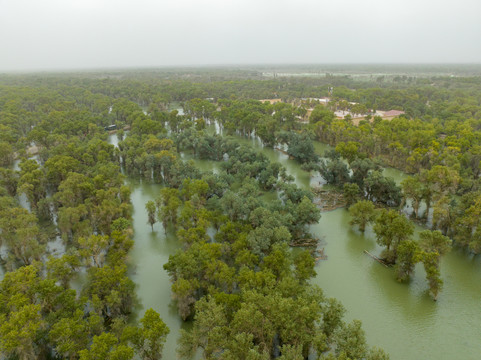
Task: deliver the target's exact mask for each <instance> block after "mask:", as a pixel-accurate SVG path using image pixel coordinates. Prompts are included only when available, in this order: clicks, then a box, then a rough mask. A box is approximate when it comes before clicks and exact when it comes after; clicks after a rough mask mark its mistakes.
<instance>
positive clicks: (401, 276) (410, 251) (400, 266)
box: [395, 240, 420, 282]
mask: <svg viewBox="0 0 481 360" xmlns="http://www.w3.org/2000/svg"><path fill="white" fill-rule="evenodd" d="M419 258H420V249H419V245H418V244H417V243H416V242H415V241H413V240H404V241H402V242H401V243H400V244H399V246H398V247H397V261H396V268H395V272H396V278H397V280H398V281H400V282H404V281H407V280H409V278H410V277H411V275H412V273H413V272H414V266H415V265H416V263H417V262H419Z"/></svg>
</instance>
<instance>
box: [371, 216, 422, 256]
mask: <svg viewBox="0 0 481 360" xmlns="http://www.w3.org/2000/svg"><path fill="white" fill-rule="evenodd" d="M373 230H374V233H375V234H376V241H377V243H378V244H379V245H381V246H385V247H386V250H385V251H384V252H383V257H384V259H385V260H386V261H387V262H389V263H392V264H394V263H395V262H396V259H397V247H398V245H399V244H400V243H401V241H404V240H407V239H409V237H410V236H411V235H412V234H413V232H414V225H413V224H412V223H411V222H410V221H409V220H408V219H406V217H405V216H404V215H401V214H399V213H398V212H397V211H396V210H385V209H381V210H380V213H379V215H378V216H377V218H376V222H375V224H374V228H373Z"/></svg>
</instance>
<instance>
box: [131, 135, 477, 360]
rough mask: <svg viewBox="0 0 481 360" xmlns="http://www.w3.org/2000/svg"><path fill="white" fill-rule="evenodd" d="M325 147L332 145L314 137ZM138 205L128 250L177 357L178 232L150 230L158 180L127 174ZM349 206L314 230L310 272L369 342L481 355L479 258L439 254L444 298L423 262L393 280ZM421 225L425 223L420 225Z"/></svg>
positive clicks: (431, 354)
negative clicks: (315, 257) (319, 257)
mask: <svg viewBox="0 0 481 360" xmlns="http://www.w3.org/2000/svg"><path fill="white" fill-rule="evenodd" d="M239 141H240V142H241V143H243V144H246V145H249V146H252V147H254V148H255V149H257V150H259V151H262V152H263V153H264V154H265V155H266V156H267V157H268V158H269V159H270V160H271V161H278V162H280V163H281V164H282V165H283V166H285V167H286V169H287V171H288V173H289V174H291V175H292V176H294V178H295V182H296V184H298V185H299V186H301V187H304V188H306V187H308V186H309V185H317V184H318V183H319V181H321V182H322V178H320V177H319V176H311V175H310V174H308V173H307V172H305V171H303V170H301V168H300V166H299V164H297V163H296V162H295V161H293V160H290V159H289V158H288V156H286V155H285V154H283V153H281V152H280V151H276V150H273V149H268V148H263V147H262V144H261V143H260V142H259V140H257V139H255V138H253V139H244V138H239ZM315 149H316V152H317V153H319V154H320V155H321V154H322V153H323V152H324V151H325V150H326V149H329V147H328V146H327V145H325V144H321V143H315ZM196 163H197V165H198V166H199V167H200V168H201V169H203V170H215V168H216V164H215V163H214V162H210V161H196ZM385 174H386V175H387V176H391V177H393V178H394V180H395V181H396V182H397V183H399V182H400V181H401V180H402V179H403V178H405V177H406V175H405V174H403V173H402V172H400V171H398V170H396V169H386V170H385ZM129 183H130V185H131V186H132V190H133V192H132V203H133V205H134V215H133V217H134V229H135V245H134V248H133V250H132V252H131V255H130V263H131V265H132V266H131V267H132V279H133V280H134V281H135V282H136V284H137V286H138V291H137V292H138V294H139V297H140V300H141V302H142V304H143V310H142V311H141V312H140V314H139V315H140V316H141V315H142V313H143V311H145V309H148V308H149V307H152V308H154V309H155V310H156V311H158V312H159V313H160V314H161V316H162V318H163V319H164V321H165V322H166V323H167V325H168V326H169V328H170V329H171V333H170V335H169V336H168V338H167V342H166V346H165V350H164V354H165V355H164V358H166V359H175V348H176V340H177V338H178V334H179V329H180V328H182V326H185V325H183V324H182V321H181V320H180V318H179V317H178V316H177V313H176V309H175V306H174V304H173V303H172V301H171V300H170V281H169V278H168V275H167V273H166V272H165V271H164V270H163V267H162V266H163V264H164V263H165V262H167V260H168V257H169V255H170V254H172V253H174V252H175V251H176V250H177V249H178V246H179V245H178V243H177V241H176V239H175V238H174V237H173V236H172V235H170V236H169V235H168V236H165V234H164V232H163V228H162V226H161V224H156V225H154V231H153V232H151V229H150V226H149V225H148V224H147V214H146V211H145V209H144V206H145V203H146V202H147V201H148V200H151V199H153V198H155V197H156V196H157V195H158V192H159V189H160V187H159V186H158V185H153V184H149V183H141V182H139V181H134V180H129ZM348 222H349V215H348V212H347V211H346V210H345V209H337V210H334V211H331V212H325V213H323V214H322V217H321V220H320V221H319V223H318V224H316V225H314V226H312V229H311V230H312V232H313V233H314V234H315V235H317V236H319V237H321V238H322V239H323V240H324V241H325V252H326V254H327V255H328V260H325V261H321V262H320V263H319V264H318V265H317V267H316V271H317V276H316V277H315V278H314V279H313V280H312V282H313V283H314V284H317V285H319V286H320V287H321V288H322V289H323V290H324V293H325V294H326V296H329V297H335V298H337V299H338V300H340V301H341V302H342V303H343V305H344V306H345V308H346V310H347V312H346V318H347V319H348V320H352V319H359V320H361V321H362V323H363V328H364V330H365V332H366V337H367V340H368V343H369V344H370V345H376V346H379V347H381V348H383V349H385V350H386V351H387V352H388V353H389V354H390V355H391V359H393V360H402V359H438V360H443V359H446V360H448V359H455V358H457V359H479V356H480V355H479V354H480V353H481V352H480V350H481V339H480V337H479V334H481V311H480V309H479V306H480V304H481V302H480V299H481V298H480V296H481V261H480V260H479V259H477V258H475V257H470V255H468V254H465V253H464V252H462V251H460V250H453V251H452V252H451V253H449V254H447V255H446V256H445V257H444V258H443V259H442V262H441V275H442V278H443V280H444V288H443V291H442V292H441V294H440V296H439V299H438V301H436V302H435V301H433V300H432V299H431V298H430V297H429V295H428V293H427V289H428V286H427V283H426V280H425V278H424V276H425V273H424V270H423V268H422V266H418V267H417V268H416V274H415V276H414V277H413V279H412V281H411V283H410V284H400V283H397V282H396V281H395V278H394V274H393V270H392V269H386V268H384V267H382V266H381V265H380V264H378V263H377V262H375V261H373V260H372V259H371V258H370V257H368V256H366V255H365V254H364V253H363V250H368V251H370V252H372V253H375V254H376V253H380V251H381V249H380V248H379V247H378V246H377V245H376V242H375V237H374V235H373V233H372V231H371V229H367V231H366V234H365V235H362V234H361V233H359V232H358V231H357V230H355V229H352V228H351V227H350V226H349V224H348ZM416 230H417V232H418V231H420V230H422V228H421V227H417V228H416Z"/></svg>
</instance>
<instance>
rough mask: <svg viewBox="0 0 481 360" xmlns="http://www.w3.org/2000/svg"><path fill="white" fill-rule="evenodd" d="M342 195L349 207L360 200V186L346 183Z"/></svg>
mask: <svg viewBox="0 0 481 360" xmlns="http://www.w3.org/2000/svg"><path fill="white" fill-rule="evenodd" d="M342 194H343V196H344V200H345V201H346V205H347V206H348V207H349V206H351V205H352V204H354V203H355V202H356V201H357V200H358V199H359V196H360V195H361V189H359V186H358V185H357V184H355V183H352V184H351V183H345V184H344V186H343V188H342Z"/></svg>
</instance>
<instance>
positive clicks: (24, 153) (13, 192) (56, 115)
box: [0, 68, 481, 360]
mask: <svg viewBox="0 0 481 360" xmlns="http://www.w3.org/2000/svg"><path fill="white" fill-rule="evenodd" d="M473 71H474V72H475V73H474V74H473V73H472V72H473ZM476 72H478V73H476ZM479 74H480V73H479V69H474V70H473V69H471V68H469V69H464V70H463V71H460V73H458V74H456V76H448V75H443V74H428V75H426V74H423V75H420V74H419V73H417V72H416V71H412V73H411V74H409V75H402V74H396V73H391V74H386V75H384V76H376V77H372V76H371V77H366V76H364V77H362V78H357V77H356V76H350V75H336V74H335V72H334V71H333V73H326V74H325V76H316V77H296V76H289V77H268V76H264V75H263V70H262V69H261V70H252V69H249V70H246V69H196V70H193V69H176V70H172V69H170V70H165V71H163V70H155V71H154V70H138V71H133V70H131V71H125V72H122V71H115V72H114V71H111V72H108V71H105V72H100V71H99V72H85V73H62V74H55V73H44V74H24V75H21V74H16V75H12V74H8V75H0V165H1V168H0V265H1V266H0V267H1V269H0V279H1V282H0V358H5V359H21V360H29V359H80V360H90V359H92V360H93V359H98V360H103V359H105V360H107V359H112V360H114V359H115V360H121V359H160V358H161V357H162V353H163V349H164V347H165V346H166V339H167V338H168V334H169V332H170V330H169V327H168V326H167V325H166V323H165V322H164V320H163V319H162V317H161V315H160V314H159V313H158V312H157V311H155V310H154V309H144V310H145V311H142V312H139V309H141V308H142V299H141V298H140V297H139V295H138V294H137V289H138V286H137V285H136V283H135V282H134V281H133V280H132V276H131V274H132V273H133V271H135V270H132V268H134V267H135V265H133V264H132V263H131V262H130V260H129V259H130V256H131V255H130V254H131V251H132V249H133V247H134V246H136V244H135V241H134V234H135V232H136V229H134V226H133V215H134V213H135V214H137V213H138V212H143V213H145V216H146V218H147V222H146V223H145V227H148V228H149V229H150V230H151V232H152V233H154V226H156V224H157V225H159V224H161V226H162V232H164V235H165V236H167V235H168V234H170V235H171V236H174V237H175V239H176V240H175V241H176V244H178V248H177V250H176V251H175V252H174V253H172V254H171V255H170V257H169V260H168V261H167V262H166V263H164V264H158V271H159V272H161V271H165V272H167V274H168V276H169V278H170V281H171V297H172V304H173V306H174V308H175V311H176V312H177V314H178V317H179V319H181V321H182V322H183V323H186V324H188V326H186V327H184V328H182V329H181V330H180V332H179V334H178V339H174V340H172V341H177V345H176V346H177V356H178V357H179V358H182V359H192V358H203V359H246V360H257V359H259V360H260V359H280V360H291V359H292V360H301V359H308V358H309V359H326V360H327V359H329V360H334V359H339V360H347V359H351V360H355V359H368V360H381V359H389V355H388V354H387V352H386V351H384V350H382V349H381V348H379V347H377V346H371V345H370V342H368V341H367V338H366V333H365V331H364V330H363V327H362V324H361V322H360V321H358V320H355V319H354V320H351V319H348V318H347V317H346V316H345V313H346V309H345V307H344V306H343V305H342V303H341V302H340V301H339V300H337V299H335V298H332V297H329V296H327V295H326V294H325V292H324V291H323V290H322V289H321V288H320V287H319V286H317V285H316V284H314V283H313V282H312V279H313V278H314V277H315V276H316V272H318V271H320V269H319V265H318V263H319V259H320V258H321V256H320V255H323V254H322V253H320V245H319V243H320V239H319V238H318V237H317V236H316V234H315V233H314V232H313V231H312V226H313V225H315V224H317V223H318V222H319V220H320V218H321V217H322V216H324V215H323V213H321V210H320V209H319V207H318V206H317V205H316V201H321V202H322V201H325V199H324V200H323V198H322V196H327V195H329V194H338V195H339V197H340V198H341V199H342V204H343V205H344V207H345V208H344V209H341V211H344V212H347V213H348V215H349V218H350V224H351V226H352V227H353V231H356V232H358V233H360V234H364V233H365V232H372V234H373V236H374V237H375V241H376V243H377V244H378V246H379V247H380V248H381V251H380V252H379V253H378V254H377V255H376V258H377V260H378V261H379V262H381V263H382V264H383V265H385V266H387V267H389V268H390V271H391V272H392V274H393V281H398V282H401V283H405V284H408V285H406V286H409V283H410V280H411V278H412V277H413V276H414V273H415V271H419V269H420V268H422V271H423V274H425V278H426V292H427V293H428V294H429V296H430V298H431V299H432V301H433V302H434V301H436V300H437V299H438V298H440V297H441V298H442V296H443V295H442V289H443V277H442V276H441V272H440V264H441V261H442V258H443V257H444V256H445V255H446V254H447V253H448V252H449V251H452V249H457V250H459V251H462V252H463V254H464V256H465V259H466V262H469V261H471V260H472V259H473V257H476V255H477V254H479V253H481V228H479V227H478V225H479V219H480V212H481V180H480V174H481V82H480V78H479ZM321 98H329V102H327V103H322V102H321V101H320V99H321ZM262 99H280V101H279V102H276V103H270V102H268V101H267V102H262V101H259V100H262ZM393 109H394V110H400V111H403V112H404V114H402V115H399V116H397V117H394V118H393V119H383V118H382V117H381V116H378V115H375V114H376V110H381V111H388V110H393ZM338 110H345V111H351V112H352V113H356V114H361V115H362V118H363V119H362V120H361V121H360V122H358V123H355V122H354V121H352V118H351V116H350V115H347V116H345V117H343V118H340V117H339V116H336V113H335V112H336V111H338ZM108 127H110V129H115V130H111V131H108V130H106V129H107V128H108ZM110 136H116V137H117V139H118V143H117V144H116V146H115V145H113V144H111V143H110V142H109V137H110ZM241 140H246V141H259V142H260V143H261V144H262V147H263V148H266V149H273V150H275V151H277V152H280V153H282V154H285V155H286V156H287V157H288V158H289V159H291V160H293V161H294V162H295V163H297V164H299V166H300V167H301V169H302V171H304V172H306V173H307V174H308V176H310V177H312V178H316V179H317V178H321V179H322V183H323V184H324V185H322V187H323V188H325V189H327V191H326V192H323V193H321V195H320V199H318V197H319V195H318V194H317V193H316V191H315V190H316V189H315V188H314V187H313V188H311V189H306V188H303V187H301V186H298V184H297V183H296V179H295V177H294V176H292V175H291V174H290V173H289V171H288V169H286V167H285V166H283V165H282V164H280V163H278V162H274V161H271V159H269V157H268V156H266V155H265V154H264V153H263V152H260V151H257V150H256V149H254V148H252V147H251V146H249V145H248V143H247V142H246V141H241ZM318 142H321V143H323V144H327V145H329V146H330V150H328V151H326V152H324V153H318V152H317V151H316V143H318ZM199 161H208V162H210V163H212V164H215V170H214V171H206V170H203V169H201V168H200V167H199V166H198V164H199ZM386 167H390V168H395V169H398V170H400V171H402V172H404V173H405V174H407V176H406V178H405V179H404V180H402V181H401V182H400V184H399V185H398V184H397V183H396V182H395V181H394V179H392V178H390V177H389V176H386V175H385V174H384V173H383V169H384V168H386ZM128 179H135V180H136V181H140V182H142V183H148V184H157V185H159V189H160V190H159V191H158V193H157V195H156V196H155V197H152V198H151V200H149V201H147V202H146V203H145V204H143V205H144V206H143V208H142V209H138V208H137V209H134V206H133V203H132V200H131V194H132V188H131V186H130V185H129V181H128ZM323 194H324V195H323ZM416 226H421V227H422V231H420V232H419V234H418V237H415V236H414V234H415V227H416ZM159 236H160V235H159ZM159 241H163V240H160V239H159ZM328 251H329V250H327V252H328ZM327 255H329V252H328V253H327ZM321 261H323V260H321ZM326 261H331V260H330V259H328V260H326ZM446 275H448V274H446ZM139 314H141V316H139ZM375 345H377V344H375ZM164 358H166V357H165V356H164Z"/></svg>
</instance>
